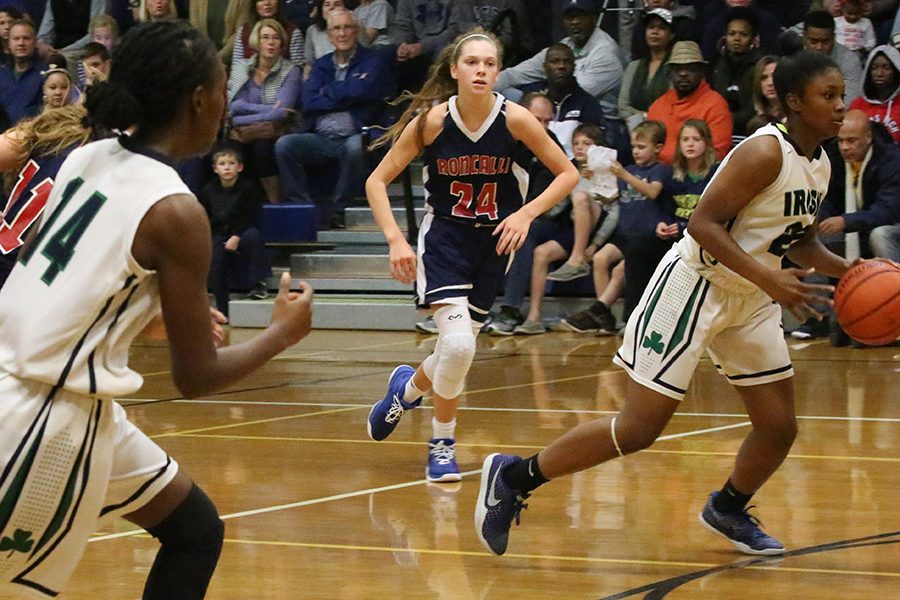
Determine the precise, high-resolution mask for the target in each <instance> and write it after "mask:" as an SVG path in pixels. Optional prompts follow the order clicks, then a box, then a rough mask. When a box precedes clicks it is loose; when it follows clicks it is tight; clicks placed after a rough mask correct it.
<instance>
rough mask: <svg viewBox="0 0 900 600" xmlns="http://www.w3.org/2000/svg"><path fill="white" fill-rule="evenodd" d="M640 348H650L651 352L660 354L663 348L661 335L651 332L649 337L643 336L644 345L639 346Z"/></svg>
mask: <svg viewBox="0 0 900 600" xmlns="http://www.w3.org/2000/svg"><path fill="white" fill-rule="evenodd" d="M641 347H642V348H650V350H652V351H653V352H656V353H657V354H662V353H663V350H664V349H665V346H663V343H662V334H661V333H659V332H658V331H651V332H650V335H648V336H644V343H643V344H642V345H641Z"/></svg>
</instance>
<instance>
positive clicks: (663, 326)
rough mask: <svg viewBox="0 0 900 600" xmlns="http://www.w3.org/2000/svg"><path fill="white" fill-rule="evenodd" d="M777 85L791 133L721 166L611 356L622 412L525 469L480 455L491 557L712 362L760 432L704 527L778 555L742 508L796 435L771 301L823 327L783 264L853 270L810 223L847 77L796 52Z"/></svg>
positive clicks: (480, 516)
mask: <svg viewBox="0 0 900 600" xmlns="http://www.w3.org/2000/svg"><path fill="white" fill-rule="evenodd" d="M775 87H776V90H777V91H778V97H779V99H780V100H781V103H782V105H783V106H784V107H785V110H786V111H787V115H788V116H787V121H786V123H785V124H784V125H781V124H779V125H768V126H766V127H763V128H762V129H760V130H759V131H757V132H756V133H755V134H754V135H752V136H751V137H749V138H748V139H747V140H745V141H744V142H742V143H741V144H739V145H738V146H737V147H736V148H735V149H734V150H732V152H731V153H730V154H729V155H728V156H727V157H726V158H725V160H724V161H723V163H722V165H721V166H720V167H719V170H718V171H717V173H716V175H715V177H714V178H713V179H712V180H711V181H710V183H709V185H708V186H707V188H706V190H705V191H704V193H703V196H702V197H701V200H700V202H699V204H698V206H697V208H696V210H695V211H694V213H693V215H692V216H691V219H690V222H689V224H688V230H687V235H685V237H684V239H682V240H681V241H679V242H678V243H676V244H675V246H673V248H672V249H671V250H670V251H669V253H668V254H667V255H666V256H665V257H664V258H663V260H662V261H661V262H660V264H659V266H658V267H657V269H656V272H655V273H654V275H653V278H652V279H651V281H650V283H649V284H648V285H647V287H646V289H645V290H644V294H643V297H642V298H641V301H640V303H639V305H638V306H637V308H635V310H634V312H633V313H632V314H631V317H630V318H629V320H628V324H627V325H626V328H625V336H624V339H623V342H622V347H621V348H620V349H619V351H618V352H617V353H616V356H615V358H614V362H615V363H616V364H618V365H619V366H621V367H623V368H624V369H625V370H626V372H627V373H628V375H629V376H630V378H629V380H628V383H627V387H626V399H625V406H624V408H623V409H622V411H621V412H620V413H619V414H617V415H615V416H612V417H604V418H601V419H598V420H595V421H592V422H589V423H584V424H582V425H579V426H578V427H575V428H574V429H572V430H571V431H569V432H568V433H566V434H564V435H563V436H562V437H560V438H558V439H557V440H556V441H554V442H553V443H551V444H550V445H549V446H548V447H547V448H545V449H543V450H542V451H541V452H540V453H538V454H535V455H534V456H531V457H529V458H527V459H521V458H519V457H517V456H510V455H503V454H492V455H490V456H488V457H487V458H485V460H484V469H483V471H482V477H481V488H480V492H479V496H478V500H477V503H476V508H475V524H476V530H477V534H478V536H479V539H480V540H481V542H482V544H484V545H485V547H487V548H488V549H490V550H491V551H492V552H494V553H495V554H503V553H504V552H505V551H506V547H507V543H508V537H509V530H510V527H511V524H512V521H513V519H518V517H519V513H520V512H521V509H522V506H523V500H524V499H525V498H526V497H527V496H528V495H529V494H530V493H531V492H532V491H533V490H534V489H536V488H537V487H538V486H540V485H542V484H543V483H546V482H547V481H548V480H551V479H555V478H557V477H560V476H562V475H566V474H569V473H574V472H577V471H581V470H584V469H587V468H589V467H592V466H594V465H597V464H600V463H603V462H606V461H608V460H611V459H614V458H616V457H619V456H625V455H627V454H631V453H634V452H637V451H639V450H642V449H644V448H647V447H649V446H650V445H651V444H653V442H654V441H655V440H656V438H657V437H658V436H659V435H660V433H661V432H662V431H663V429H664V428H665V426H666V424H667V423H668V422H669V420H670V419H671V417H672V415H673V414H674V413H675V411H676V410H677V409H678V406H679V403H680V401H681V399H682V398H683V397H684V394H685V392H686V390H687V387H688V384H689V382H690V380H691V377H692V376H693V373H694V370H695V369H696V367H697V363H698V361H699V360H700V358H701V356H702V355H703V353H704V352H707V353H708V354H709V356H710V358H711V359H712V361H713V363H714V364H715V366H716V367H717V369H718V370H719V372H720V373H721V374H723V375H724V376H725V377H726V378H727V379H728V381H729V382H730V383H731V384H732V385H733V386H734V388H735V390H737V392H738V395H739V396H740V397H741V400H743V402H744V405H745V406H746V409H747V411H748V413H749V415H750V420H751V422H752V425H753V428H752V430H751V431H750V433H749V434H748V435H747V437H746V438H745V439H744V442H743V444H742V445H741V448H740V450H739V451H738V454H737V457H736V459H735V463H734V469H733V471H732V472H731V475H730V477H729V478H728V480H727V481H726V483H725V485H724V487H723V488H722V490H721V491H716V492H713V493H712V494H710V496H709V498H708V500H707V503H706V506H705V507H704V509H703V511H702V513H701V515H700V521H701V523H702V524H703V525H704V526H705V527H706V528H707V529H709V530H711V531H713V532H715V533H717V534H720V535H722V536H724V537H726V538H728V539H729V540H730V541H731V542H732V543H733V544H734V545H735V546H736V547H737V548H738V549H739V550H740V551H742V552H744V553H748V554H757V555H775V554H782V553H784V551H785V549H784V546H783V545H782V544H781V543H780V542H779V541H778V540H776V539H775V538H774V537H772V536H770V535H768V534H766V533H765V532H764V531H763V530H762V529H761V528H760V527H759V524H758V521H757V520H756V519H755V518H753V517H752V516H751V515H749V514H748V512H747V508H746V507H747V502H748V501H749V499H750V497H751V496H752V495H753V494H754V493H755V492H756V491H757V490H759V488H760V487H761V486H762V485H763V484H764V483H765V482H766V481H767V480H768V479H769V477H770V476H771V475H772V474H773V473H774V472H775V470H776V469H778V467H779V465H781V463H782V461H783V460H784V458H785V457H786V456H787V454H788V451H789V450H790V448H791V445H792V444H793V441H794V438H795V436H796V433H797V421H796V415H795V410H794V387H793V368H792V366H791V361H790V357H789V355H788V351H787V345H786V343H785V341H784V333H783V331H782V329H781V307H780V306H779V305H778V304H776V303H773V300H774V301H775V302H777V303H780V304H781V305H782V306H783V307H785V308H787V309H788V310H790V311H791V312H792V313H794V314H795V315H796V316H797V317H798V318H799V319H800V321H801V322H802V321H804V320H806V319H807V318H809V317H818V318H821V315H820V314H819V313H818V312H817V311H816V310H815V308H814V305H815V304H817V303H821V302H830V300H828V299H823V298H822V297H821V296H820V295H819V294H821V293H831V292H832V291H833V288H832V287H831V286H825V285H810V284H805V283H804V282H803V281H802V280H801V278H802V277H804V276H805V275H807V274H809V273H810V272H812V270H813V269H800V268H789V269H782V268H781V259H782V257H783V256H785V255H787V256H788V257H789V258H790V259H791V260H792V261H794V262H795V263H797V264H800V265H803V266H805V267H812V268H814V269H815V270H816V271H818V272H820V273H823V274H825V275H829V276H831V277H840V276H841V275H842V274H843V273H844V272H845V271H846V270H847V268H848V267H849V264H848V262H847V261H846V260H845V259H843V258H841V257H839V256H837V255H835V254H832V253H831V252H829V251H828V250H826V249H825V247H824V246H823V245H822V244H821V243H820V242H819V241H818V239H817V238H816V231H815V226H814V224H815V221H816V213H817V211H818V208H819V205H820V203H821V202H822V200H823V198H824V196H825V191H826V188H827V186H828V180H829V175H830V172H831V165H830V163H829V162H828V158H827V156H826V154H825V152H824V151H823V150H822V148H821V146H820V144H821V143H822V142H823V141H825V140H826V139H828V138H830V137H833V136H834V135H835V134H837V131H838V129H839V128H840V125H841V121H842V120H843V116H844V112H845V106H844V102H843V94H844V81H843V78H842V77H841V72H840V70H839V69H838V67H837V66H836V65H835V64H834V63H833V62H832V61H831V60H830V59H829V58H828V57H826V56H823V55H821V54H818V53H813V52H800V53H798V54H797V55H795V56H793V57H790V58H784V59H782V60H781V61H779V63H778V66H777V68H776V69H775Z"/></svg>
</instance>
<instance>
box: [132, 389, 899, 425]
mask: <svg viewBox="0 0 900 600" xmlns="http://www.w3.org/2000/svg"><path fill="white" fill-rule="evenodd" d="M467 393H468V392H467ZM157 401H158V400H156V399H152V398H121V399H120V402H129V403H130V404H129V406H140V405H141V404H144V403H149V402H157ZM171 402H173V403H176V404H235V405H245V406H298V407H300V406H303V407H311V406H314V407H335V408H338V407H345V408H347V409H350V408H371V407H372V405H371V404H347V403H346V402H344V403H341V402H279V401H274V400H271V401H269V400H200V399H191V400H188V399H181V400H172V401H171ZM420 409H423V410H433V407H432V406H427V405H426V406H422V407H420ZM459 410H461V411H471V412H509V413H517V412H520V413H548V414H549V413H562V414H590V415H615V414H618V413H619V411H618V410H594V409H580V408H507V407H491V406H460V407H459ZM674 416H676V417H709V418H712V417H715V418H730V419H746V418H747V415H746V414H742V413H699V412H676V413H675V414H674ZM797 418H798V419H805V420H815V421H848V422H870V423H900V417H896V418H895V417H849V416H848V417H844V416H829V415H797Z"/></svg>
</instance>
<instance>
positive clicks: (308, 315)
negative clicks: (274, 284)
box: [269, 273, 313, 346]
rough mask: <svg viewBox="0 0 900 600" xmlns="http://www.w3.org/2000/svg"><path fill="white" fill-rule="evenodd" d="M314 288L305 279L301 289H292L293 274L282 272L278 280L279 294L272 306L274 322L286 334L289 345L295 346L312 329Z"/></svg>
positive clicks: (274, 326) (273, 326) (273, 325)
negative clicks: (294, 290)
mask: <svg viewBox="0 0 900 600" xmlns="http://www.w3.org/2000/svg"><path fill="white" fill-rule="evenodd" d="M312 302H313V289H312V286H310V285H309V284H308V283H306V282H305V281H301V282H300V291H299V292H292V291H291V274H290V273H282V274H281V281H279V282H278V296H276V297H275V305H274V306H273V307H272V323H271V325H269V327H272V328H277V329H279V330H280V332H281V333H282V334H283V335H284V336H285V340H286V342H287V345H288V346H293V345H294V344H296V343H297V342H299V341H300V340H302V339H303V338H304V337H306V336H307V334H308V333H309V331H310V329H312Z"/></svg>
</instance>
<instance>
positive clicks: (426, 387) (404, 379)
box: [366, 29, 578, 482]
mask: <svg viewBox="0 0 900 600" xmlns="http://www.w3.org/2000/svg"><path fill="white" fill-rule="evenodd" d="M500 59H501V57H500V43H499V42H498V40H497V39H496V38H495V37H494V36H493V35H490V34H487V33H485V32H484V31H483V30H481V29H476V30H472V31H470V32H468V33H466V34H463V35H461V36H459V37H458V38H457V39H456V40H455V41H454V42H453V43H452V44H450V45H449V46H447V48H445V49H444V51H443V52H442V53H441V56H440V58H439V60H438V62H437V63H436V64H435V65H434V66H433V67H432V70H431V73H430V76H429V79H428V81H427V82H426V83H425V85H424V87H423V88H422V90H421V92H419V93H418V94H416V95H415V96H411V100H412V102H411V104H410V106H409V108H408V109H407V110H406V112H405V113H404V115H403V117H402V118H401V120H400V121H399V122H398V123H397V124H396V126H395V128H394V129H393V131H391V132H390V133H391V137H392V139H393V141H394V144H393V146H392V147H391V149H390V151H389V152H388V153H387V155H386V156H385V158H384V160H382V161H381V164H379V165H378V167H377V168H376V169H375V171H374V172H373V173H372V175H371V176H370V177H369V179H368V181H367V182H366V194H367V196H368V199H369V204H370V205H371V207H372V212H373V213H374V215H375V220H376V221H377V223H378V225H379V226H380V227H381V229H382V231H384V235H385V237H386V238H387V241H388V244H389V245H390V259H391V274H392V275H393V277H394V278H395V279H397V280H399V281H403V282H405V283H412V282H413V281H415V282H416V303H417V305H418V306H419V307H420V308H430V309H431V311H432V313H433V315H434V321H435V323H436V325H437V328H438V339H437V343H436V344H435V348H434V353H433V354H431V355H430V356H428V357H427V358H426V359H425V360H424V362H422V364H421V365H420V366H419V367H418V369H413V368H412V367H410V366H408V365H400V366H399V367H397V368H396V369H394V371H393V373H391V376H390V378H389V379H388V391H387V394H386V395H385V397H384V398H383V399H382V400H380V401H378V402H376V403H375V405H374V406H373V407H372V410H371V412H370V413H369V418H368V431H369V436H370V437H371V438H372V439H374V440H383V439H385V438H386V437H388V436H389V435H390V434H391V432H392V431H393V430H394V428H395V427H396V426H397V424H398V423H399V421H400V417H401V416H403V412H404V411H406V410H409V409H411V408H415V407H416V406H418V405H419V403H420V402H421V400H422V396H423V394H425V393H426V392H428V391H431V392H432V396H433V399H434V418H433V419H432V430H433V431H432V439H431V441H430V442H429V456H428V466H427V468H426V477H427V479H428V480H429V481H435V482H447V481H459V480H460V472H459V467H458V466H457V464H456V453H455V438H456V434H455V427H456V412H457V406H458V403H459V396H460V394H461V393H462V391H463V386H464V384H465V379H466V374H467V373H468V372H469V367H470V365H471V364H472V359H473V357H474V356H475V336H476V335H477V333H478V331H479V329H480V328H481V325H482V323H483V322H484V320H485V317H486V316H487V314H488V311H489V310H490V308H491V305H492V304H493V302H494V298H495V296H496V295H497V291H498V289H499V287H500V285H501V283H502V281H503V275H504V273H505V271H506V268H507V266H508V264H509V260H510V256H508V255H510V254H511V253H512V252H513V251H515V250H516V249H518V248H519V247H520V246H521V245H522V243H523V241H524V240H525V236H526V235H527V234H528V228H529V226H530V225H531V222H532V220H534V219H535V217H537V216H538V215H540V214H541V213H543V212H544V211H545V210H547V209H548V208H550V207H551V206H553V205H554V204H556V203H557V202H559V201H560V200H562V199H563V198H564V197H565V196H566V194H568V193H569V191H571V190H572V188H573V187H574V186H575V184H576V183H577V181H578V173H577V172H576V170H575V168H574V167H573V166H572V165H571V164H570V163H569V161H568V160H566V157H565V154H563V152H562V150H561V149H560V148H559V146H557V144H555V143H554V142H553V141H552V140H551V139H550V137H549V136H548V135H547V133H546V131H545V130H544V128H543V127H542V126H541V124H540V123H539V122H538V121H537V119H535V117H534V116H533V115H532V114H531V113H530V112H528V110H527V109H525V108H523V107H521V106H519V105H517V104H513V103H511V102H507V101H506V100H505V99H504V98H503V97H502V96H501V95H499V94H495V93H494V92H493V91H492V89H493V85H494V82H495V80H496V79H497V74H498V73H499V71H500ZM520 142H521V143H524V145H525V146H526V147H527V148H528V149H529V150H531V151H532V152H533V153H534V154H535V155H536V156H537V157H538V159H540V160H541V161H542V162H543V163H544V164H545V165H547V167H548V168H549V169H550V170H551V171H552V172H553V174H554V175H555V179H554V180H553V181H552V183H551V184H550V185H549V186H548V187H547V189H546V190H544V191H543V192H542V193H541V194H540V195H539V196H538V197H537V198H535V199H534V200H532V201H531V202H529V203H528V204H525V205H523V202H524V197H525V192H526V190H527V188H528V176H527V175H526V172H525V169H524V168H523V166H521V165H520V164H519V163H518V162H517V159H518V157H519V155H520V154H521V144H520ZM422 152H424V162H425V169H424V174H423V181H424V183H425V192H426V207H427V209H428V213H427V214H426V215H425V218H424V220H423V222H422V227H421V229H420V230H419V240H418V248H417V250H418V255H417V254H415V253H413V250H412V248H410V246H409V244H408V243H407V242H406V239H405V238H404V236H403V232H401V231H400V228H399V227H398V226H397V222H396V221H395V220H394V217H393V214H392V212H391V206H390V202H389V200H388V196H387V186H388V184H389V183H390V182H391V181H393V180H394V178H395V177H397V175H399V174H400V172H401V171H403V169H404V168H406V166H407V165H408V164H409V163H410V161H412V160H413V158H415V157H416V156H417V155H418V154H419V153H422Z"/></svg>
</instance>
